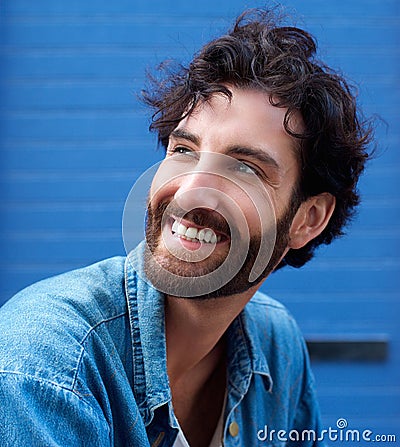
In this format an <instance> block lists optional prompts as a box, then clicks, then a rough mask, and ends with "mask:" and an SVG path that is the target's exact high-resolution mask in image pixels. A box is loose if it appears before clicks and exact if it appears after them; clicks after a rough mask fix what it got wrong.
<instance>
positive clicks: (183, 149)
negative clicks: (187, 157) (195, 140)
mask: <svg viewBox="0 0 400 447" xmlns="http://www.w3.org/2000/svg"><path fill="white" fill-rule="evenodd" d="M172 152H173V153H174V154H187V153H189V152H192V151H191V150H190V149H188V148H187V147H184V146H177V147H175V148H173V150H172Z"/></svg>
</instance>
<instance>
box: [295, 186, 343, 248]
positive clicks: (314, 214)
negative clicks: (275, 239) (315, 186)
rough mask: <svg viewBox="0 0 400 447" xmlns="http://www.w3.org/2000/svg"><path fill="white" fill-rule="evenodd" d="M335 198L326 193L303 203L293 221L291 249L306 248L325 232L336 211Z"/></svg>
mask: <svg viewBox="0 0 400 447" xmlns="http://www.w3.org/2000/svg"><path fill="white" fill-rule="evenodd" d="M335 205H336V199H335V197H334V196H333V195H332V194H330V193H328V192H324V193H322V194H318V195H317V196H313V197H310V198H309V199H308V200H306V201H305V202H303V203H302V204H301V205H300V207H299V209H298V210H297V213H296V215H295V216H294V219H293V221H292V225H291V226H290V231H289V237H290V238H289V244H288V247H289V248H294V249H297V248H301V247H304V246H305V245H306V244H307V243H308V242H310V241H311V240H312V239H314V238H316V237H317V236H318V235H320V234H321V233H322V231H324V229H325V228H326V226H327V225H328V222H329V219H330V218H331V216H332V214H333V211H334V209H335Z"/></svg>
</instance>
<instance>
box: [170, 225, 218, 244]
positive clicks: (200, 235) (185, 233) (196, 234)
mask: <svg viewBox="0 0 400 447" xmlns="http://www.w3.org/2000/svg"><path fill="white" fill-rule="evenodd" d="M172 231H173V232H174V233H176V234H178V235H179V236H180V237H182V238H184V239H187V240H192V241H196V240H198V241H200V242H207V243H211V244H216V243H217V242H219V241H220V240H221V236H217V235H216V234H215V233H214V231H213V230H211V229H209V228H202V229H201V230H198V229H197V228H194V227H186V226H185V225H183V224H182V223H179V222H178V221H177V220H174V222H173V224H172Z"/></svg>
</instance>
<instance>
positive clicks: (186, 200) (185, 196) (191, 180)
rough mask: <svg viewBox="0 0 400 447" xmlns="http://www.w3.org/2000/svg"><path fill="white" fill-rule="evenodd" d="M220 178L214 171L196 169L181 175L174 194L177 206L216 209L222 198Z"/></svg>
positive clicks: (190, 208) (186, 208)
mask: <svg viewBox="0 0 400 447" xmlns="http://www.w3.org/2000/svg"><path fill="white" fill-rule="evenodd" d="M221 186H222V185H221V179H220V178H219V176H218V175H217V174H215V173H210V172H205V171H201V170H196V171H192V172H188V173H186V174H184V175H182V176H181V178H180V182H179V185H178V187H177V190H176V192H175V194H174V199H175V201H176V203H177V205H178V206H180V207H181V208H182V209H185V210H188V211H189V210H192V209H194V208H207V209H210V210H213V211H217V210H218V208H219V205H220V203H221V200H222V196H223V191H222V190H221Z"/></svg>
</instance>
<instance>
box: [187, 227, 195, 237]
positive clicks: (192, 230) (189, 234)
mask: <svg viewBox="0 0 400 447" xmlns="http://www.w3.org/2000/svg"><path fill="white" fill-rule="evenodd" d="M185 236H186V237H190V239H194V238H195V237H197V228H194V227H189V228H188V229H187V230H186V233H185Z"/></svg>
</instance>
